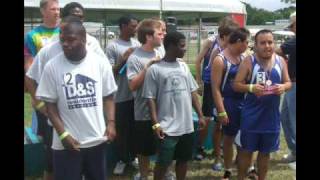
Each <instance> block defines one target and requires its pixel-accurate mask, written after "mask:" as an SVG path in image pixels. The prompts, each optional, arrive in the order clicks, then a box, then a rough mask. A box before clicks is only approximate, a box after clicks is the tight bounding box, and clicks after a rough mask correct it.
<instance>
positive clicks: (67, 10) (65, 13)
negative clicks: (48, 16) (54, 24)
mask: <svg viewBox="0 0 320 180" xmlns="http://www.w3.org/2000/svg"><path fill="white" fill-rule="evenodd" d="M75 8H79V9H81V10H82V12H83V13H84V8H83V6H82V5H81V4H80V3H77V2H71V3H68V4H66V5H65V6H64V7H63V9H62V11H61V18H64V17H66V16H69V15H70V14H71V10H72V9H75Z"/></svg>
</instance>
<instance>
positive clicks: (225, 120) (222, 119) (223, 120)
mask: <svg viewBox="0 0 320 180" xmlns="http://www.w3.org/2000/svg"><path fill="white" fill-rule="evenodd" d="M218 121H219V122H221V124H223V125H224V126H226V125H228V124H229V122H230V120H229V118H228V116H227V115H225V116H220V117H218Z"/></svg>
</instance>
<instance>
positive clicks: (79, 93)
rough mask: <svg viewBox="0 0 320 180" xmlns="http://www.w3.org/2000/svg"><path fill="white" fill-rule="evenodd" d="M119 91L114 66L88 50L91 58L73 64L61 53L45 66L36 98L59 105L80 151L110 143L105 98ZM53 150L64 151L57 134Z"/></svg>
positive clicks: (54, 138)
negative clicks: (108, 141)
mask: <svg viewBox="0 0 320 180" xmlns="http://www.w3.org/2000/svg"><path fill="white" fill-rule="evenodd" d="M116 90H117V85H116V83H115V80H114V77H113V73H112V67H111V65H110V64H109V63H108V62H107V61H106V60H105V59H104V58H102V57H101V56H99V55H97V54H96V53H94V52H93V51H92V50H91V49H87V55H86V57H85V58H84V59H82V60H81V62H80V63H78V64H73V63H71V62H70V61H69V60H67V59H66V57H65V55H64V53H61V54H59V55H57V56H56V57H54V58H53V59H52V60H50V61H49V62H48V63H47V64H46V66H45V67H44V71H43V74H42V76H41V79H40V83H39V86H38V88H37V92H36V97H37V98H38V99H40V100H43V101H46V102H55V103H57V107H58V111H59V115H60V117H61V119H62V122H63V125H64V128H65V130H66V131H68V132H69V133H70V135H71V136H72V137H73V138H75V139H76V140H77V141H79V142H80V144H81V145H80V148H88V147H92V146H96V145H98V144H101V143H102V142H103V141H105V140H106V137H104V136H103V135H104V133H105V130H106V125H105V120H104V114H103V97H105V96H109V95H112V94H113V93H115V92H116ZM52 148H53V149H55V150H62V149H64V147H63V145H62V143H61V141H60V139H59V136H58V134H57V132H56V131H54V133H53V143H52Z"/></svg>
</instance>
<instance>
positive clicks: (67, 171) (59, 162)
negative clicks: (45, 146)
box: [53, 150, 83, 180]
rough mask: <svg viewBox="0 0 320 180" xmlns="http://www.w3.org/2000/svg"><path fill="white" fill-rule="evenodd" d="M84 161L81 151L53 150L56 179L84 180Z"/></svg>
mask: <svg viewBox="0 0 320 180" xmlns="http://www.w3.org/2000/svg"><path fill="white" fill-rule="evenodd" d="M82 162H83V161H82V154H81V152H78V151H70V150H53V170H54V171H53V172H54V180H82V176H81V173H82Z"/></svg>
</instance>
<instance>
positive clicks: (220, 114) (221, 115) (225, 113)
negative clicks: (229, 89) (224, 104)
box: [218, 111, 227, 117]
mask: <svg viewBox="0 0 320 180" xmlns="http://www.w3.org/2000/svg"><path fill="white" fill-rule="evenodd" d="M225 116H227V112H225V111H224V112H221V113H218V117H225Z"/></svg>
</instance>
